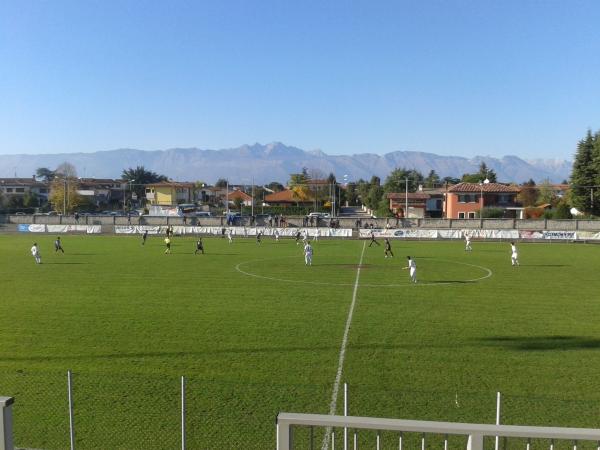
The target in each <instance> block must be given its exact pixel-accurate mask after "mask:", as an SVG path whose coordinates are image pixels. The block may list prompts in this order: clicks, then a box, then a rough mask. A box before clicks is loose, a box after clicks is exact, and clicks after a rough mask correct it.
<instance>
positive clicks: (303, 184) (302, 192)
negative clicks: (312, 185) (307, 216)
mask: <svg viewBox="0 0 600 450" xmlns="http://www.w3.org/2000/svg"><path fill="white" fill-rule="evenodd" d="M308 181H309V177H308V172H307V169H306V167H305V168H303V169H302V172H300V173H292V174H291V175H290V182H289V186H290V188H291V190H292V192H293V193H294V194H293V195H294V198H295V199H296V202H300V201H302V202H305V201H307V200H308V199H309V198H310V197H309V188H308Z"/></svg>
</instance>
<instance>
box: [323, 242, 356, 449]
mask: <svg viewBox="0 0 600 450" xmlns="http://www.w3.org/2000/svg"><path fill="white" fill-rule="evenodd" d="M366 245H367V241H364V242H363V248H362V252H361V253H360V261H359V262H358V269H356V279H355V280H354V291H353V292H352V303H351V304H350V310H349V311H348V318H347V319H346V329H345V330H344V337H343V338H342V347H341V348H340V359H339V362H338V368H337V373H336V374H335V381H334V382H333V392H332V393H331V403H330V404H329V414H330V415H333V414H335V411H336V408H337V397H338V392H339V390H340V381H341V380H342V371H343V369H344V359H345V358H346V345H348V334H349V333H350V324H351V323H352V315H353V314H354V305H356V293H357V292H358V280H359V279H360V268H361V267H362V262H363V256H364V255H365V248H366ZM330 436H331V428H330V427H328V428H327V429H326V430H325V436H324V437H323V445H322V446H321V448H322V450H328V449H329V441H330Z"/></svg>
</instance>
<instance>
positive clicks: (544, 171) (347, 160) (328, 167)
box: [0, 142, 572, 184]
mask: <svg viewBox="0 0 600 450" xmlns="http://www.w3.org/2000/svg"><path fill="white" fill-rule="evenodd" d="M64 161H68V162H70V163H71V164H73V165H74V166H75V167H76V168H77V172H78V174H79V176H85V177H96V178H118V177H120V175H121V172H122V170H123V169H125V168H129V167H135V166H138V165H139V166H144V167H146V168H147V169H149V170H153V171H155V172H157V173H160V174H164V175H167V176H168V177H170V178H172V179H174V180H180V181H196V180H202V181H205V182H207V183H214V182H215V181H216V180H217V179H219V178H227V179H229V180H231V181H232V182H235V183H248V184H249V183H250V182H251V180H252V179H254V182H255V183H257V184H264V183H268V182H271V181H279V182H282V183H285V182H286V181H287V180H288V179H289V174H290V173H296V172H299V171H301V170H302V168H303V167H306V168H308V169H319V170H321V171H322V172H324V173H325V174H329V173H330V172H333V173H334V174H335V175H336V176H337V178H338V180H341V179H342V177H343V176H344V175H345V174H347V175H348V179H349V180H358V179H359V178H363V179H370V178H371V177H372V176H373V175H377V176H378V177H380V178H382V179H385V177H386V176H387V175H388V174H389V173H390V172H391V171H392V170H393V169H394V168H396V167H406V168H408V169H412V168H415V169H417V170H419V171H420V172H422V173H423V174H424V175H425V176H426V175H427V174H428V173H429V171H430V170H431V169H433V170H435V171H436V173H438V174H439V175H440V176H441V177H445V176H452V177H457V178H460V176H461V175H462V174H463V173H471V172H477V170H478V168H479V164H480V163H481V162H482V161H484V162H485V163H486V164H487V166H488V167H490V168H491V169H493V170H494V171H495V172H496V173H497V175H498V180H499V181H502V182H509V181H514V182H517V183H521V182H524V181H527V180H529V179H530V178H532V179H534V180H535V181H536V182H539V181H542V180H545V179H549V180H550V181H552V182H557V183H558V182H561V181H562V180H564V179H568V178H569V176H570V173H571V165H572V163H571V162H570V161H566V160H540V159H536V160H529V161H526V160H523V159H521V158H519V157H517V156H503V157H502V158H500V159H498V158H493V157H491V156H476V157H474V158H463V157H459V156H440V155H435V154H433V153H423V152H402V151H397V152H392V153H386V154H384V155H376V154H371V153H361V154H356V155H327V154H326V153H323V152H322V151H320V150H314V151H305V150H301V149H299V148H296V147H289V146H286V145H284V144H282V143H279V142H275V143H271V144H267V145H261V144H254V145H243V146H241V147H238V148H232V149H224V150H200V149H197V148H174V149H170V150H156V151H144V150H134V149H119V150H110V151H101V152H95V153H62V154H61V153H59V154H47V155H6V156H1V157H0V177H12V176H14V174H15V171H16V173H17V174H18V176H20V177H27V176H30V175H33V174H34V173H35V171H36V169H37V168H39V167H48V168H50V169H54V168H56V167H57V166H58V165H59V164H60V163H62V162H64Z"/></svg>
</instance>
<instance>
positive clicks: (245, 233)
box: [244, 225, 248, 239]
mask: <svg viewBox="0 0 600 450" xmlns="http://www.w3.org/2000/svg"><path fill="white" fill-rule="evenodd" d="M247 237H248V230H247V229H246V225H244V239H245V238H247Z"/></svg>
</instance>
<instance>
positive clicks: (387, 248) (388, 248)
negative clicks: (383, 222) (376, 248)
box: [383, 238, 394, 258]
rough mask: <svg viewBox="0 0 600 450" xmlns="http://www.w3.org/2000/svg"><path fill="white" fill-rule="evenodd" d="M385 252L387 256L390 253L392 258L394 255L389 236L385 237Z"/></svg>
mask: <svg viewBox="0 0 600 450" xmlns="http://www.w3.org/2000/svg"><path fill="white" fill-rule="evenodd" d="M383 254H384V255H385V257H386V258H387V257H388V255H389V256H390V258H393V257H394V253H393V252H392V244H390V240H389V239H388V238H385V251H384V253H383Z"/></svg>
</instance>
